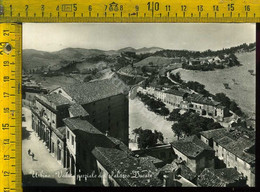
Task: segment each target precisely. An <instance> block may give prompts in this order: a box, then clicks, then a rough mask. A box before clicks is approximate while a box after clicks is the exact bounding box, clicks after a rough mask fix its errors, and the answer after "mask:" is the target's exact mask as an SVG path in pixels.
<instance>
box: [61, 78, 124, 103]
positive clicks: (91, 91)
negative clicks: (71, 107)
mask: <svg viewBox="0 0 260 192" xmlns="http://www.w3.org/2000/svg"><path fill="white" fill-rule="evenodd" d="M63 89H64V91H65V92H66V93H67V94H68V95H70V96H71V97H72V98H73V99H74V100H75V101H76V102H78V103H79V104H87V103H92V102H95V101H98V100H101V99H105V98H108V97H111V96H115V95H119V94H123V93H124V91H125V90H127V88H126V86H125V85H124V84H122V83H120V84H119V83H118V82H117V81H115V82H114V81H113V80H112V79H105V80H98V81H93V82H89V83H77V84H73V85H70V86H66V87H63Z"/></svg>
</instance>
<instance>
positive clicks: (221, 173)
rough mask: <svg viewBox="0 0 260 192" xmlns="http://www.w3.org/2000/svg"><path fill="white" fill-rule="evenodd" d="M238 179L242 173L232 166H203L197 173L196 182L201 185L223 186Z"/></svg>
mask: <svg viewBox="0 0 260 192" xmlns="http://www.w3.org/2000/svg"><path fill="white" fill-rule="evenodd" d="M240 179H242V175H241V174H239V173H238V172H237V170H235V169H234V168H223V169H212V168H205V169H204V170H203V171H202V173H201V174H200V175H199V177H198V179H197V183H198V185H200V186H202V187H225V186H226V185H228V184H232V183H235V182H236V181H237V180H240Z"/></svg>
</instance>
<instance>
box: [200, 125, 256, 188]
mask: <svg viewBox="0 0 260 192" xmlns="http://www.w3.org/2000/svg"><path fill="white" fill-rule="evenodd" d="M200 134H201V140H202V141H203V142H204V143H206V144H207V145H209V146H211V147H212V148H213V149H214V151H215V156H216V157H217V158H218V159H219V160H221V161H222V162H223V163H224V164H225V165H226V167H227V168H235V169H236V170H237V171H238V172H239V173H241V174H242V175H243V176H244V177H245V178H246V179H247V185H248V186H255V132H254V131H252V130H248V129H246V128H243V127H235V128H231V129H229V130H228V129H224V128H222V129H214V130H209V131H203V132H201V133H200Z"/></svg>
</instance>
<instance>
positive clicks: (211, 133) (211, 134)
mask: <svg viewBox="0 0 260 192" xmlns="http://www.w3.org/2000/svg"><path fill="white" fill-rule="evenodd" d="M227 132H228V131H227V129H224V128H220V129H212V130H208V131H202V132H200V134H201V135H203V136H204V137H206V138H207V139H213V140H214V141H215V140H216V139H220V138H222V137H224V136H225V135H226V133H227Z"/></svg>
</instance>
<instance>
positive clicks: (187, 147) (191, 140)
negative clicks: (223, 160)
mask: <svg viewBox="0 0 260 192" xmlns="http://www.w3.org/2000/svg"><path fill="white" fill-rule="evenodd" d="M171 144H172V147H173V148H175V149H177V150H178V151H180V152H181V153H183V154H184V155H186V156H187V157H191V158H196V157H197V156H198V155H200V154H201V153H202V152H203V151H205V150H206V151H214V150H213V149H212V148H211V147H209V146H208V145H206V144H205V143H204V142H203V141H201V140H200V139H199V138H198V137H197V136H190V137H186V138H184V139H182V140H178V141H174V142H172V143H171Z"/></svg>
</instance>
